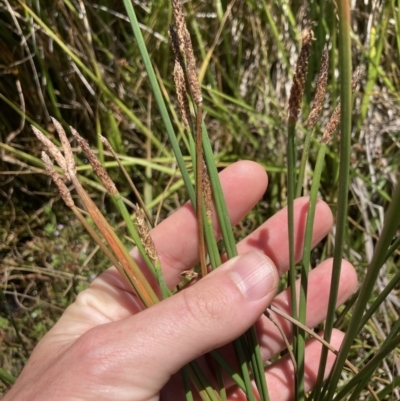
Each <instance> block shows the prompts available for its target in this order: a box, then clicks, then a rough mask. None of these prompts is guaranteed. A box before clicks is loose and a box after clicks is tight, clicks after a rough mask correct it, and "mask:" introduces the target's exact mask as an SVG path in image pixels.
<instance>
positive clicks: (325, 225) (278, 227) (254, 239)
mask: <svg viewBox="0 0 400 401" xmlns="http://www.w3.org/2000/svg"><path fill="white" fill-rule="evenodd" d="M308 202H309V199H308V198H307V197H303V198H298V199H296V200H295V202H294V237H295V259H296V262H297V261H299V260H300V259H301V257H302V253H303V243H304V231H305V226H306V219H307V211H308ZM332 224H333V216H332V212H331V210H330V208H329V206H328V205H327V204H326V203H325V202H323V201H321V200H318V202H317V205H316V210H315V219H314V228H313V237H312V246H313V247H314V246H315V245H316V244H318V243H319V242H320V241H321V240H322V238H324V237H325V236H326V235H327V234H328V233H329V230H330V229H331V227H332ZM288 238H289V235H288V218H287V207H285V208H284V209H282V210H280V211H279V212H278V213H276V214H275V215H274V216H272V217H271V218H270V219H268V220H267V221H266V222H265V223H264V224H263V225H261V226H260V227H259V228H258V229H257V230H255V231H254V232H253V233H251V234H250V235H249V236H248V237H246V238H245V239H244V240H242V241H241V242H240V243H239V244H238V251H239V253H244V252H250V251H258V252H263V253H265V254H266V255H267V256H268V257H269V258H271V259H272V261H273V262H274V263H275V266H276V267H277V268H278V270H279V273H280V274H283V273H284V272H286V271H287V270H288V269H289V242H288Z"/></svg>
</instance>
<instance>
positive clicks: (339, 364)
mask: <svg viewBox="0 0 400 401" xmlns="http://www.w3.org/2000/svg"><path fill="white" fill-rule="evenodd" d="M399 204H400V183H398V184H397V187H396V189H395V192H394V195H393V199H392V202H391V203H390V206H389V208H388V210H387V212H386V215H385V221H384V225H383V228H382V232H381V235H380V237H379V240H378V243H377V244H376V247H375V251H374V254H373V257H372V261H371V263H370V265H369V267H368V270H367V273H366V277H365V279H364V281H363V284H362V286H361V288H360V295H359V297H358V300H357V302H356V305H355V308H354V312H353V316H352V318H351V320H350V322H349V326H348V328H347V330H346V334H345V338H344V340H343V343H342V347H341V349H340V352H339V355H338V357H337V360H336V363H335V366H334V368H333V371H332V375H331V378H330V380H329V388H328V393H327V398H326V400H328V401H330V400H332V398H333V395H334V392H335V389H336V386H337V383H338V381H339V378H340V375H341V371H342V369H343V365H344V362H345V359H346V357H347V355H348V353H349V351H350V347H351V345H352V343H353V340H354V338H355V336H356V335H357V333H358V330H359V325H360V320H361V318H362V315H363V313H364V310H365V307H366V305H367V303H368V301H369V298H370V296H371V292H372V289H373V287H374V284H375V281H376V278H377V276H378V274H379V270H380V268H381V266H382V265H383V261H384V260H385V258H386V254H387V249H388V248H389V247H390V244H391V241H392V239H393V237H394V235H395V234H396V231H397V230H398V228H399V225H400V209H399Z"/></svg>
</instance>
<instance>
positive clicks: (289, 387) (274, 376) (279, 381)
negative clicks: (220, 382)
mask: <svg viewBox="0 0 400 401" xmlns="http://www.w3.org/2000/svg"><path fill="white" fill-rule="evenodd" d="M319 335H320V336H321V337H322V336H323V333H320V334H319ZM343 338H344V334H343V333H342V332H340V331H339V330H333V332H332V338H331V342H330V343H331V345H332V346H333V347H334V348H335V349H336V350H338V349H339V348H340V345H341V343H342V341H343ZM321 350H322V344H321V343H320V342H319V341H318V340H316V339H311V340H309V341H307V344H306V349H305V366H306V369H305V375H304V384H305V391H306V392H308V391H310V390H312V389H313V388H314V387H315V383H316V380H317V376H318V369H319V360H320V356H321ZM335 359H336V356H335V355H334V354H333V353H332V352H329V353H328V359H327V363H326V370H325V376H324V378H325V379H326V378H327V377H328V375H329V372H330V371H331V370H332V367H333V364H334V362H335ZM294 377H295V373H294V370H293V363H292V361H291V359H290V358H289V356H288V355H286V356H285V357H284V358H282V359H280V360H279V361H278V362H276V363H274V364H273V365H271V366H269V367H268V368H267V369H266V380H267V387H268V393H269V396H270V399H271V401H289V400H293V399H294ZM229 399H234V400H238V401H241V400H245V399H246V397H245V396H244V394H243V392H241V391H240V390H238V389H237V388H233V389H232V390H230V391H229Z"/></svg>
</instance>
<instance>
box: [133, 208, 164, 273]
mask: <svg viewBox="0 0 400 401" xmlns="http://www.w3.org/2000/svg"><path fill="white" fill-rule="evenodd" d="M136 227H137V230H138V233H139V236H140V239H141V241H142V244H143V246H144V249H145V250H146V252H147V255H148V256H149V258H150V259H151V261H152V262H153V264H154V265H157V264H159V258H158V253H157V250H156V247H155V245H154V241H153V239H152V238H151V236H150V233H149V228H148V226H147V224H146V220H145V218H144V216H143V212H142V210H141V209H140V207H139V205H136Z"/></svg>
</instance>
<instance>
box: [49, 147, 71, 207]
mask: <svg viewBox="0 0 400 401" xmlns="http://www.w3.org/2000/svg"><path fill="white" fill-rule="evenodd" d="M42 160H43V163H44V166H45V168H46V172H47V174H48V175H49V176H50V177H51V179H52V180H53V181H54V183H55V184H56V186H57V188H58V190H59V192H60V195H61V198H62V199H63V201H64V202H65V204H66V205H67V206H68V207H74V205H75V203H74V201H73V199H72V196H71V194H70V192H69V190H68V188H67V186H66V185H65V184H64V182H63V180H62V179H61V177H60V176H59V175H58V174H57V171H56V170H55V169H54V166H53V163H52V161H51V160H50V157H49V156H48V155H47V153H46V152H44V151H43V152H42Z"/></svg>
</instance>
